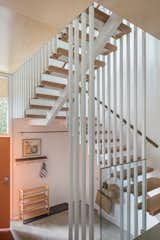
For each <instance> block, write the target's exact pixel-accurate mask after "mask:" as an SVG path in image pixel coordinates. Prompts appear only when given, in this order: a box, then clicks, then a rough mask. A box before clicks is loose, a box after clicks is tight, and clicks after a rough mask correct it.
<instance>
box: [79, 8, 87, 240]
mask: <svg viewBox="0 0 160 240" xmlns="http://www.w3.org/2000/svg"><path fill="white" fill-rule="evenodd" d="M81 22H82V41H81V49H82V51H81V55H82V57H81V104H80V106H81V108H80V116H81V117H80V121H81V124H80V126H81V143H82V206H81V215H82V217H81V223H82V240H86V78H85V75H86V71H85V64H86V13H85V12H84V13H82V17H81Z"/></svg>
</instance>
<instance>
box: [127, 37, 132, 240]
mask: <svg viewBox="0 0 160 240" xmlns="http://www.w3.org/2000/svg"><path fill="white" fill-rule="evenodd" d="M126 66H127V71H126V121H127V129H126V147H127V163H128V164H127V240H130V237H131V165H130V154H131V152H130V35H129V34H128V35H127V39H126Z"/></svg>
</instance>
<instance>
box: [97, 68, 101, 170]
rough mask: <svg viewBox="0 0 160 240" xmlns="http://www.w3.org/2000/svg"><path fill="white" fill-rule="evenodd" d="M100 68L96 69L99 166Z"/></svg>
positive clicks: (98, 158) (99, 161)
mask: <svg viewBox="0 0 160 240" xmlns="http://www.w3.org/2000/svg"><path fill="white" fill-rule="evenodd" d="M100 151H101V144H100V69H97V165H98V166H100V164H101V160H100Z"/></svg>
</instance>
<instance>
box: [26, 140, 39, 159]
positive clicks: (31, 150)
mask: <svg viewBox="0 0 160 240" xmlns="http://www.w3.org/2000/svg"><path fill="white" fill-rule="evenodd" d="M22 153H23V157H36V156H40V155H41V139H38V138H32V139H23V144H22Z"/></svg>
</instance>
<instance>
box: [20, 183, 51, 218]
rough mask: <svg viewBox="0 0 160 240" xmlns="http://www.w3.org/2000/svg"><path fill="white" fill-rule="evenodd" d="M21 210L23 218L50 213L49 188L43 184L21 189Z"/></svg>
mask: <svg viewBox="0 0 160 240" xmlns="http://www.w3.org/2000/svg"><path fill="white" fill-rule="evenodd" d="M19 212H20V219H21V220H23V221H24V220H28V219H31V218H34V217H38V216H41V215H45V214H49V189H48V185H42V186H38V187H35V188H30V189H20V190H19Z"/></svg>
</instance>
